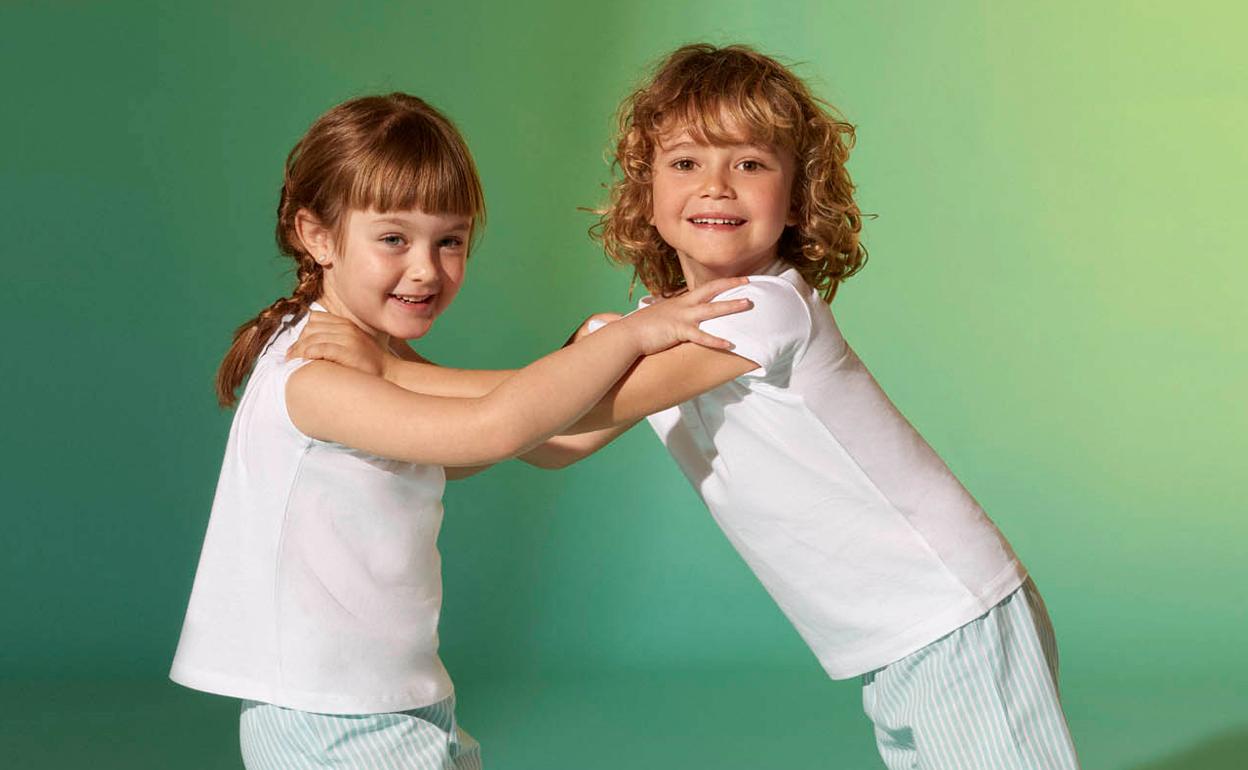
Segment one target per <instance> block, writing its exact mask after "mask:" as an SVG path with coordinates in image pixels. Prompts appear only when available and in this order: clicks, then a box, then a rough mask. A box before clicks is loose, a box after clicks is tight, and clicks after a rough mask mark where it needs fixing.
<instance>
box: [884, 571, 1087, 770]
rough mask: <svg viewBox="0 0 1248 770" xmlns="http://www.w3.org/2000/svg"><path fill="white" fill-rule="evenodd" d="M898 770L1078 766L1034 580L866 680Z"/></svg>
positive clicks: (890, 762) (887, 757) (888, 760)
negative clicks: (946, 634)
mask: <svg viewBox="0 0 1248 770" xmlns="http://www.w3.org/2000/svg"><path fill="white" fill-rule="evenodd" d="M862 702H863V707H864V709H865V710H866V712H867V716H869V717H870V718H871V721H872V722H873V723H874V724H875V738H876V742H877V744H878V745H879V749H880V756H881V757H883V759H884V763H885V764H886V765H887V766H888V767H889V770H920V769H921V770H1075V769H1077V768H1078V767H1079V760H1078V759H1077V757H1076V756H1075V747H1074V743H1073V742H1072V741H1071V738H1070V731H1069V729H1068V728H1067V726H1066V717H1065V715H1064V714H1063V713H1062V706H1061V703H1060V702H1059V701H1058V692H1057V644H1056V641H1055V639H1054V636H1053V626H1052V625H1051V624H1050V623H1049V615H1048V612H1047V611H1046V610H1045V608H1044V602H1043V601H1042V600H1041V599H1040V593H1039V592H1038V591H1037V590H1036V586H1035V584H1034V583H1032V582H1031V579H1030V578H1028V579H1027V581H1026V582H1025V583H1023V585H1022V587H1020V588H1019V589H1018V590H1017V591H1015V592H1014V593H1012V594H1010V596H1009V597H1007V598H1006V599H1005V600H1004V601H1002V602H1001V603H1000V604H998V605H997V606H996V607H993V608H992V609H991V610H989V611H988V613H987V614H985V615H981V616H980V617H978V618H976V619H975V620H973V621H971V622H970V623H967V624H966V625H965V626H962V627H961V628H959V629H957V630H956V631H954V632H953V633H951V634H949V635H948V636H945V637H942V638H941V639H938V640H936V641H935V642H932V643H931V644H929V645H927V646H926V647H924V648H922V649H920V650H918V651H917V652H915V653H913V654H911V655H908V656H906V657H904V658H902V659H901V660H899V661H897V662H895V663H890V664H889V665H887V666H885V667H884V668H881V669H877V670H875V671H872V672H871V673H869V674H867V675H866V676H864V677H863V689H862Z"/></svg>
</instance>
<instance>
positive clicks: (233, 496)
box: [170, 314, 452, 714]
mask: <svg viewBox="0 0 1248 770" xmlns="http://www.w3.org/2000/svg"><path fill="white" fill-rule="evenodd" d="M306 319H307V316H306V314H305V316H304V317H303V318H302V319H300V320H299V321H298V323H294V324H293V325H292V324H286V325H285V326H284V328H283V329H281V330H280V331H279V332H278V333H277V334H276V335H275V336H274V338H273V339H272V340H271V341H270V343H269V345H268V346H267V348H266V349H265V351H264V352H263V353H262V354H261V355H260V357H259V359H258V360H257V361H256V365H255V368H254V369H253V371H252V374H251V378H250V380H249V381H248V383H247V387H246V389H245V391H244V393H243V397H242V399H241V400H240V402H239V404H238V409H237V411H236V412H235V414H234V422H233V425H232V426H231V427H230V437H229V442H228V443H227V445H226V450H225V460H224V461H223V463H222V465H221V477H220V479H219V480H218V482H217V493H216V498H215V499H214V501H213V505H212V515H211V517H210V518H209V521H208V532H207V534H206V535H205V537H204V548H203V552H202V554H201V556H200V561H199V570H198V571H197V573H196V575H195V584H194V588H193V589H192V591H191V599H190V604H189V606H188V607H187V610H186V619H185V621H184V623H183V626H182V637H181V640H180V641H179V643H178V650H177V653H176V655H175V656H174V661H173V668H172V671H171V672H170V677H171V678H172V679H173V680H174V681H175V682H178V683H180V684H183V685H186V686H187V687H193V688H195V689H198V690H205V691H208V692H213V693H219V694H222V695H232V696H235V697H239V698H247V699H250V700H257V701H263V702H266V703H273V704H276V705H278V706H284V707H287V708H295V709H301V710H304V711H315V712H320V713H330V714H368V713H379V712H387V711H402V710H407V709H412V708H418V707H421V706H427V705H430V704H432V703H436V702H437V701H439V700H442V699H443V698H445V697H447V696H448V695H450V694H451V691H452V687H451V680H450V677H449V676H448V675H447V673H446V669H445V668H443V666H442V662H441V660H439V658H438V633H437V627H438V615H439V613H440V611H441V606H442V576H441V561H440V558H439V555H438V550H437V537H438V529H439V527H440V526H441V523H442V492H443V488H444V487H445V484H446V476H445V473H444V472H443V469H442V468H441V467H439V466H433V465H414V464H411V463H404V462H398V461H395V460H387V459H382V458H379V457H374V456H371V455H367V454H364V453H362V452H358V451H356V450H354V449H351V448H348V447H345V446H342V445H341V444H333V443H327V442H324V441H318V440H316V439H312V438H310V437H308V436H306V435H304V434H302V433H300V432H299V430H298V429H297V428H295V426H294V424H293V423H292V422H291V420H290V417H289V415H288V413H287V411H286V382H287V380H288V379H289V378H290V375H291V374H292V373H293V372H294V371H296V370H297V369H298V368H299V367H301V366H303V365H304V364H306V363H308V361H306V360H302V359H296V360H292V361H287V360H285V354H286V349H287V348H289V347H290V345H291V344H292V343H293V342H294V341H295V340H296V339H298V337H299V333H300V331H301V330H302V329H303V326H304V324H305V323H306Z"/></svg>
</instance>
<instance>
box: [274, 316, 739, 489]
mask: <svg viewBox="0 0 1248 770" xmlns="http://www.w3.org/2000/svg"><path fill="white" fill-rule="evenodd" d="M619 318H620V316H618V315H615V314H600V315H598V316H593V317H592V318H591V320H593V319H598V320H600V321H608V320H610V321H614V320H618V319H619ZM588 331H589V329H588V321H587V322H586V324H582V326H581V327H580V329H578V331H577V332H576V333H575V334H574V335H573V336H572V338H571V339H570V340H569V342H570V343H571V342H575V341H577V340H580V339H582V338H583V337H585V336H587V334H588ZM391 353H392V354H393V355H388V354H387V353H386V352H385V351H383V350H382V349H381V348H380V347H378V345H377V344H376V343H375V342H374V341H373V339H372V338H371V337H369V336H368V335H366V334H365V333H364V332H363V331H361V330H360V329H359V327H357V326H356V325H355V324H353V323H351V322H350V321H348V320H346V319H344V318H340V317H338V316H334V315H331V314H329V313H313V315H312V317H311V319H310V320H309V321H308V324H307V326H306V327H305V328H304V330H303V333H302V334H301V335H300V337H299V340H298V342H296V343H295V345H294V346H292V347H291V350H290V354H289V355H290V357H292V358H294V357H303V358H325V359H327V360H332V361H335V362H337V363H340V364H343V365H344V366H350V367H352V368H354V369H358V370H360V371H362V372H368V373H372V374H375V375H377V376H381V377H384V378H385V379H387V380H389V381H390V382H393V383H394V384H396V385H399V386H400V387H402V388H404V389H407V390H411V391H415V392H418V393H425V394H428V395H442V396H460V397H466V398H475V397H480V396H484V395H485V394H487V393H489V392H491V391H492V390H494V389H495V388H497V387H498V386H499V385H500V384H502V382H504V381H505V380H507V379H508V378H509V377H511V376H512V375H513V374H515V370H508V369H504V370H473V369H448V368H446V367H441V366H437V365H436V364H432V363H430V362H429V361H428V360H426V359H425V358H423V357H421V356H420V355H418V354H417V353H416V352H415V351H413V350H412V349H411V348H410V347H408V346H407V345H405V344H402V343H399V346H398V347H396V348H395V349H393V350H392V351H391ZM755 368H757V364H756V363H755V362H753V361H750V360H749V359H746V358H742V357H740V356H737V355H733V354H725V353H724V352H722V351H718V350H711V349H708V348H704V347H702V346H699V345H695V344H691V343H684V344H680V345H677V346H676V347H673V348H671V349H669V350H667V351H665V352H663V353H658V354H655V355H652V356H647V357H645V358H644V359H642V360H641V361H640V362H638V363H636V364H634V365H633V366H632V367H630V368H629V370H628V371H627V372H626V373H625V374H624V376H623V377H622V378H621V379H620V380H619V381H618V382H617V384H616V385H615V386H614V387H612V388H611V390H610V391H608V393H607V395H606V396H605V397H604V398H603V399H602V401H600V402H599V403H598V404H597V405H595V406H594V407H591V409H590V410H589V412H588V413H587V414H586V415H584V416H583V417H582V419H581V420H580V421H578V423H577V424H576V425H573V426H570V427H569V428H567V429H566V430H565V435H557V436H552V437H551V438H549V439H548V440H546V441H545V442H543V443H541V444H539V445H538V446H536V447H534V448H532V449H530V450H529V451H528V452H525V453H524V454H522V455H520V456H519V457H518V458H517V459H520V460H523V461H524V462H526V463H529V464H530V465H535V466H537V467H540V468H549V469H558V468H565V467H567V466H569V465H571V464H573V463H575V462H578V461H580V460H583V459H584V458H586V457H588V456H589V455H591V454H593V453H594V452H597V451H598V450H599V449H602V448H603V447H605V446H606V445H607V444H609V443H611V442H612V441H614V440H615V439H616V438H618V437H619V436H621V435H622V434H624V433H625V432H626V431H627V430H628V429H629V428H631V427H632V426H633V425H635V424H637V422H638V421H639V420H641V419H642V418H644V417H646V416H648V415H650V414H653V413H655V412H658V411H662V410H663V409H667V408H669V407H671V406H675V405H676V404H679V403H681V402H682V401H687V400H688V399H690V398H693V397H694V396H697V395H700V394H701V393H704V392H706V391H708V390H710V389H712V388H715V387H718V386H719V385H722V384H724V383H725V382H728V381H730V380H732V379H735V378H736V377H739V376H741V375H742V374H745V373H746V372H749V371H751V370H752V369H755ZM485 467H487V466H480V467H474V468H463V469H460V470H459V471H458V472H455V471H448V473H447V478H465V477H467V476H469V475H472V474H473V473H477V472H480V471H482V470H484V469H485Z"/></svg>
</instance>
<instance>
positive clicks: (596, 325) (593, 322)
mask: <svg viewBox="0 0 1248 770" xmlns="http://www.w3.org/2000/svg"><path fill="white" fill-rule="evenodd" d="M623 317H624V316H622V315H620V314H619V313H594V314H593V315H591V316H590V317H589V318H586V319H585V323H583V324H581V325H580V326H579V327H577V329H576V331H574V332H572V336H571V337H568V341H567V342H565V343H563V346H564V347H565V348H566V347H567V346H568V345H571V344H572V343H573V342H576V341H577V340H579V339H581V338H583V337H584V336H585V335H587V334H593V333H594V332H596V331H598V330H599V329H601V328H602V327H604V326H606V325H607V324H609V323H611V322H612V321H618V320H620V319H621V318H623Z"/></svg>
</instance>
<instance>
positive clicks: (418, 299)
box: [390, 294, 433, 305]
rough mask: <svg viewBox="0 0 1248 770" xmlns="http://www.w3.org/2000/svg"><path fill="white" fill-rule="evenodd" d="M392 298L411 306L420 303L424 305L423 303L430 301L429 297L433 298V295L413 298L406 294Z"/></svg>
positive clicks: (393, 295) (395, 295) (394, 295)
mask: <svg viewBox="0 0 1248 770" xmlns="http://www.w3.org/2000/svg"><path fill="white" fill-rule="evenodd" d="M390 296H391V297H394V298H395V299H397V300H398V301H399V302H406V303H407V304H409V305H419V304H420V303H422V302H424V301H425V300H427V299H429V297H431V296H433V295H431V294H425V295H424V296H421V297H412V296H410V295H405V294H391V295H390Z"/></svg>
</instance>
